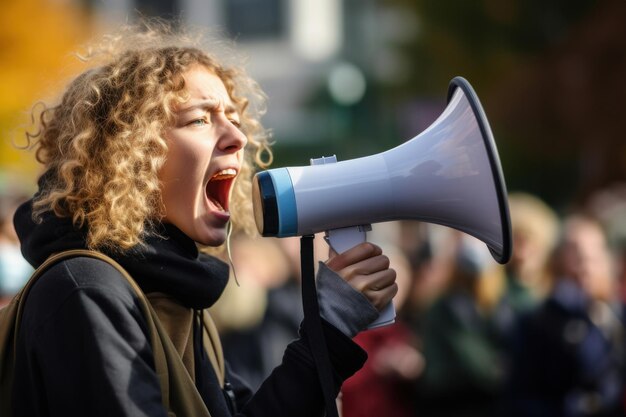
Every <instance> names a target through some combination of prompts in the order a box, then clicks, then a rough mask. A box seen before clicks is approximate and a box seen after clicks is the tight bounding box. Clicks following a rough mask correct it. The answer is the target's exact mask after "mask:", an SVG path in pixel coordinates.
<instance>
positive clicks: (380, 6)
mask: <svg viewBox="0 0 626 417" xmlns="http://www.w3.org/2000/svg"><path fill="white" fill-rule="evenodd" d="M138 14H143V15H147V16H153V15H158V16H162V17H166V18H167V17H173V16H174V17H180V18H182V20H183V21H185V22H188V23H189V24H193V25H201V26H207V27H209V28H213V29H215V30H217V31H219V32H220V33H222V34H223V36H225V37H228V38H229V39H234V40H236V42H237V44H238V45H239V47H240V49H242V50H243V51H244V52H245V54H246V55H248V56H249V68H248V69H249V71H250V72H251V74H252V75H253V76H254V77H255V78H256V79H257V80H258V81H259V82H260V84H261V85H262V87H263V88H264V89H265V91H266V92H267V94H268V96H269V112H268V114H267V117H266V118H265V124H266V126H267V127H269V128H271V129H273V132H274V139H275V141H276V146H275V148H276V155H277V158H276V166H280V165H294V164H297V165H302V164H308V158H309V157H316V156H321V155H328V154H333V153H335V154H337V157H338V159H340V160H341V159H349V158H354V157H359V156H365V155H369V154H372V153H375V152H380V151H382V150H386V149H389V148H390V147H392V146H395V145H397V144H399V143H401V142H403V141H405V140H407V139H410V138H412V137H413V136H415V135H416V134H417V133H419V132H421V130H423V129H424V128H425V127H427V126H428V125H430V123H431V122H432V121H433V120H434V119H435V118H436V117H437V116H438V115H439V114H440V112H441V111H442V109H443V108H444V107H445V100H446V92H447V87H448V83H449V81H450V80H451V79H452V78H453V77H454V76H456V75H462V76H464V77H465V78H467V79H468V80H469V81H470V83H471V84H472V85H473V87H474V89H475V90H476V92H477V94H478V96H479V97H480V99H481V101H482V103H483V106H484V108H485V111H486V113H487V116H488V117H489V120H490V122H491V124H492V129H493V131H494V135H495V138H496V142H497V144H498V148H499V151H500V156H501V160H502V165H503V169H504V172H505V176H506V180H507V185H508V188H509V189H510V190H526V191H529V192H532V193H534V194H537V195H539V196H540V197H542V198H544V199H545V200H546V201H547V202H548V203H550V204H551V205H553V206H555V207H556V208H558V209H563V208H565V207H567V206H569V205H570V204H572V202H574V201H575V202H580V201H582V200H584V199H585V198H587V197H588V196H589V195H590V194H592V193H593V192H594V191H597V190H598V189H600V188H604V187H607V186H609V185H612V184H615V183H619V182H621V181H623V180H624V178H626V175H625V174H626V141H624V140H623V132H624V131H626V129H625V127H626V126H625V124H626V117H624V114H623V113H624V105H623V103H624V102H625V99H626V84H625V83H623V74H624V73H625V72H626V52H625V51H626V25H624V21H626V5H625V4H624V2H623V1H620V0H605V1H589V0H569V1H563V0H562V1H556V0H555V1H548V2H545V1H539V0H526V1H521V0H506V1H495V0H483V1H478V2H465V1H461V0H448V1H445V2H435V1H425V0H316V1H307V0H228V1H226V0H21V1H17V0H5V1H3V7H2V11H1V12H0V45H1V48H0V90H1V91H2V94H1V96H0V133H1V135H2V139H3V140H2V144H1V145H0V184H6V183H7V182H13V181H19V179H20V178H24V177H30V178H29V179H28V181H27V183H29V184H32V181H30V179H31V178H32V177H33V176H34V175H35V172H36V167H35V165H34V164H33V163H32V158H31V157H30V156H29V155H28V154H25V153H24V152H20V151H16V150H14V146H13V145H12V144H11V141H13V142H16V143H17V144H19V143H20V141H22V138H23V132H24V125H25V124H26V123H27V122H28V119H27V116H26V115H27V111H28V109H29V108H30V106H31V105H32V104H33V103H34V102H35V100H38V99H42V98H44V99H45V98H47V97H48V96H50V95H51V94H53V93H55V92H56V91H58V90H59V89H60V88H62V87H63V85H64V80H65V79H66V77H67V76H69V75H71V74H72V70H73V69H74V68H73V65H75V64H73V63H74V62H76V64H77V60H75V59H72V58H71V57H70V54H71V53H72V52H74V51H76V50H78V49H79V47H80V46H81V45H82V44H83V43H84V42H85V41H86V40H87V39H89V38H90V37H91V36H92V35H94V34H96V33H99V32H102V31H106V29H107V27H110V26H111V25H118V24H120V23H121V22H123V21H132V20H133V19H134V18H135V17H136V16H137V15H138ZM3 186H5V185H3Z"/></svg>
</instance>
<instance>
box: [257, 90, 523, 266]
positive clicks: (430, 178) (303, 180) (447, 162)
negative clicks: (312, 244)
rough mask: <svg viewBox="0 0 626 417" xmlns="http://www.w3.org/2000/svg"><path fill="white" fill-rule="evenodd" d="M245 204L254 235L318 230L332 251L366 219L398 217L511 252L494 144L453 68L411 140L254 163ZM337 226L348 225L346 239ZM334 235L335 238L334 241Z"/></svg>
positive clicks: (500, 253)
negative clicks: (348, 154) (361, 151)
mask: <svg viewBox="0 0 626 417" xmlns="http://www.w3.org/2000/svg"><path fill="white" fill-rule="evenodd" d="M253 204H254V215H255V221H256V225H257V228H258V229H259V232H260V233H261V235H263V236H275V237H288V236H303V235H309V234H315V233H318V232H322V231H327V232H328V236H329V237H330V244H331V246H333V247H334V248H335V249H336V250H337V249H339V250H337V251H338V252H343V250H345V249H347V248H349V247H351V246H354V245H355V244H356V243H359V240H364V233H365V231H366V230H367V228H368V225H371V224H373V223H380V222H387V221H393V220H404V219H407V220H419V221H423V222H428V223H435V224H440V225H444V226H448V227H451V228H454V229H457V230H460V231H462V232H464V233H467V234H469V235H471V236H474V237H476V238H477V239H479V240H481V241H482V242H484V243H485V244H486V245H487V247H488V248H489V251H490V252H491V255H492V256H493V258H494V259H495V260H496V261H497V262H499V263H506V262H508V260H509V258H510V256H511V250H512V242H511V222H510V216H509V209H508V202H507V191H506V186H505V182H504V177H503V175H502V168H501V165H500V160H499V156H498V151H497V148H496V144H495V142H494V139H493V135H492V133H491V128H490V126H489V123H488V121H487V117H486V116H485V113H484V111H483V108H482V106H481V104H480V101H479V100H478V97H477V96H476V93H475V92H474V90H473V88H472V86H471V85H470V84H469V82H468V81H467V80H466V79H464V78H462V77H455V78H454V79H453V80H452V81H451V82H450V85H449V88H448V104H447V106H446V108H445V110H444V111H443V113H442V114H441V115H440V116H439V118H437V120H435V122H433V123H432V124H431V125H430V126H429V127H428V128H427V129H426V130H424V131H423V132H422V133H420V134H419V135H417V136H415V137H414V138H413V139H410V140H408V141H406V142H404V143H403V144H401V145H399V146H397V147H395V148H393V149H390V150H387V151H385V152H382V153H379V154H375V155H371V156H366V157H362V158H357V159H351V160H346V161H340V162H335V160H334V159H333V158H332V157H331V158H321V159H317V160H312V165H311V166H300V167H288V168H276V169H270V170H266V171H262V172H259V173H257V174H256V175H255V178H254V180H253ZM343 231H349V233H348V235H349V236H350V237H348V238H347V243H346V242H345V240H346V239H345V237H344V236H345V234H344V233H343ZM355 234H356V236H357V237H356V238H353V237H352V236H355ZM359 234H360V236H361V237H359ZM333 235H335V236H336V237H337V238H336V242H337V243H336V245H337V246H342V245H343V247H339V248H337V247H335V244H333Z"/></svg>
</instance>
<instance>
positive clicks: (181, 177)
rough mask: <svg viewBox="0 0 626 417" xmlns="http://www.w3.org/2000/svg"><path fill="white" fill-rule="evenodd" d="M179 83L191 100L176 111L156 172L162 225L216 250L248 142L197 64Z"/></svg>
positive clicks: (219, 87)
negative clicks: (161, 200) (169, 224)
mask: <svg viewBox="0 0 626 417" xmlns="http://www.w3.org/2000/svg"><path fill="white" fill-rule="evenodd" d="M183 78H184V80H185V87H186V90H187V92H188V94H189V100H188V101H186V102H185V103H182V104H180V105H177V107H176V108H174V113H175V116H176V117H175V121H174V124H173V126H170V127H169V128H167V129H166V131H165V138H166V140H167V144H168V148H169V151H168V154H167V160H166V161H165V164H164V165H163V168H162V169H161V171H160V173H159V179H160V181H161V194H162V198H163V203H164V205H165V218H164V221H165V222H168V223H172V224H173V225H175V226H176V227H178V228H179V229H180V230H181V231H182V232H183V233H185V234H186V235H187V236H189V237H190V238H191V239H193V240H194V241H196V242H198V243H201V244H203V245H210V246H219V245H221V244H222V243H224V241H225V239H226V224H227V222H228V220H229V219H230V213H229V211H228V210H229V200H230V194H231V189H232V185H233V182H234V179H235V177H236V176H237V174H238V173H239V171H240V168H241V165H242V160H243V148H244V146H245V145H246V142H247V139H246V136H245V135H244V134H243V133H242V132H241V130H239V114H238V113H237V111H236V109H235V107H234V106H233V103H232V101H231V99H230V96H229V95H228V92H227V91H226V87H225V86H224V83H223V82H222V81H221V80H220V78H219V77H217V76H216V75H215V74H214V73H213V72H211V71H209V70H207V69H206V68H204V67H202V66H199V65H198V66H193V67H191V68H190V69H188V70H187V71H186V72H185V73H183Z"/></svg>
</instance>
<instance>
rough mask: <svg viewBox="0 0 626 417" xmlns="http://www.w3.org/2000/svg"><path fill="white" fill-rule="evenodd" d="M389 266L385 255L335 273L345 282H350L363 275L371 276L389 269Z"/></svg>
mask: <svg viewBox="0 0 626 417" xmlns="http://www.w3.org/2000/svg"><path fill="white" fill-rule="evenodd" d="M389 264H390V261H389V258H388V257H387V256H386V255H377V256H374V257H372V258H368V259H365V260H362V261H360V262H357V263H356V264H354V265H350V266H348V267H346V268H343V269H342V270H340V271H337V273H338V274H339V275H340V276H341V277H343V279H345V280H346V281H351V280H353V279H355V278H358V277H360V276H363V275H372V274H375V273H377V272H380V271H384V270H387V269H389Z"/></svg>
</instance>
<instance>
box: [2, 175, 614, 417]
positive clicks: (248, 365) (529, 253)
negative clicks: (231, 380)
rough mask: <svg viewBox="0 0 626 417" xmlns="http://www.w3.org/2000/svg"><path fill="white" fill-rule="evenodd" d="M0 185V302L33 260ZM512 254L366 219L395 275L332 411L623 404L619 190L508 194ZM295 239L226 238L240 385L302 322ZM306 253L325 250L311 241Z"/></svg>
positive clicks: (224, 307) (453, 234)
mask: <svg viewBox="0 0 626 417" xmlns="http://www.w3.org/2000/svg"><path fill="white" fill-rule="evenodd" d="M21 201H22V198H21V196H15V195H9V194H7V193H4V194H2V195H0V302H2V301H6V300H7V299H9V298H10V297H11V296H12V294H14V293H15V292H16V291H17V290H18V289H19V288H20V286H21V285H23V283H24V282H25V280H26V279H27V278H28V276H29V275H30V273H31V272H32V269H30V267H29V266H28V265H26V264H25V263H24V261H23V259H21V257H20V254H19V246H18V243H17V241H16V238H15V233H14V231H13V230H12V222H11V217H12V211H14V210H15V208H16V207H17V204H19V202H21ZM509 204H510V215H511V220H512V233H513V235H512V236H513V248H514V249H513V254H512V258H511V261H510V262H509V263H508V264H507V265H499V264H497V263H496V262H495V261H494V260H493V258H492V257H491V254H490V253H489V250H488V249H487V247H486V246H485V245H484V244H483V243H482V242H480V241H478V240H476V239H474V238H472V237H470V236H468V235H465V234H463V233H460V232H457V231H454V230H452V229H449V228H445V227H442V226H436V225H430V224H425V223H419V222H390V223H384V224H376V225H374V229H373V231H372V232H371V233H370V234H369V236H368V240H370V241H372V242H374V243H376V244H378V245H379V246H381V247H383V249H384V251H385V253H386V254H387V255H388V256H389V257H390V259H391V263H392V265H393V267H394V269H395V270H396V271H397V282H398V286H399V292H398V295H397V296H396V298H395V299H394V305H395V308H396V312H397V317H396V322H395V323H394V324H392V325H389V326H385V327H381V328H377V329H373V330H368V331H365V332H362V333H360V334H359V335H358V336H357V337H356V339H355V340H356V342H357V343H359V344H360V345H361V346H362V347H363V348H364V349H365V350H366V351H367V352H368V357H369V358H368V361H367V363H366V365H365V367H364V368H363V369H362V370H361V371H359V372H358V373H357V374H356V375H355V376H354V377H352V378H350V379H349V380H348V381H347V382H346V383H345V384H344V387H343V389H342V393H341V395H340V398H339V400H338V401H339V404H340V408H341V413H342V416H343V417H357V416H358V417H368V416H376V417H381V416H394V417H405V416H406V417H411V416H419V417H422V416H425V417H429V416H431V417H444V416H446V417H447V416H454V417H473V416H485V417H490V416H528V417H534V416H551V417H558V416H568V417H569V416H572V417H573V416H623V415H625V413H624V405H625V404H626V389H625V387H626V385H625V377H626V368H625V365H626V364H625V359H626V350H625V349H626V344H625V342H626V332H625V327H624V318H625V317H624V314H625V310H624V303H625V302H626V268H625V265H626V245H625V242H626V233H624V232H625V230H624V229H623V227H622V226H621V225H623V224H624V222H625V221H626V192H624V191H623V189H622V188H619V187H618V188H616V189H612V190H607V191H606V192H603V193H598V195H597V196H595V197H594V198H592V199H590V200H589V203H588V204H586V205H585V206H584V207H580V208H578V209H576V210H572V211H568V212H566V213H557V212H556V211H555V210H554V209H553V208H551V207H550V206H548V205H547V204H546V203H544V202H543V201H542V200H541V199H539V198H537V197H536V196H533V195H530V194H526V193H512V194H511V195H510V196H509ZM299 244H300V242H299V239H298V238H286V239H271V238H254V239H253V238H249V237H241V236H234V237H233V240H232V242H231V248H232V251H231V261H232V265H233V270H234V275H235V276H236V280H234V279H231V281H230V283H229V285H228V286H227V288H226V291H225V294H224V296H223V297H222V299H221V300H220V302H218V304H216V305H215V306H214V307H213V309H212V314H213V316H214V318H215V319H216V322H217V323H218V326H219V327H220V330H221V333H222V335H223V344H224V352H225V355H226V359H227V360H228V361H229V364H230V366H231V368H232V369H233V371H234V372H235V373H238V374H240V375H241V376H242V377H244V378H245V379H246V380H247V381H249V383H250V384H251V385H252V387H253V388H256V387H258V386H259V385H260V383H261V382H262V381H263V379H264V378H265V377H266V376H267V375H268V374H269V372H271V370H272V369H273V368H274V367H275V366H276V365H277V364H278V363H279V362H280V359H281V355H282V353H283V351H284V348H285V346H286V345H287V343H289V341H291V340H292V339H293V338H295V337H296V335H297V332H298V330H299V325H300V321H301V320H302V301H301V292H300V291H301V289H300V259H299V250H300V247H299ZM315 253H316V257H317V258H318V259H319V260H320V261H322V260H324V259H326V258H327V256H328V246H327V245H326V243H325V241H324V240H323V238H322V237H321V236H320V237H317V238H316V251H315Z"/></svg>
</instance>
